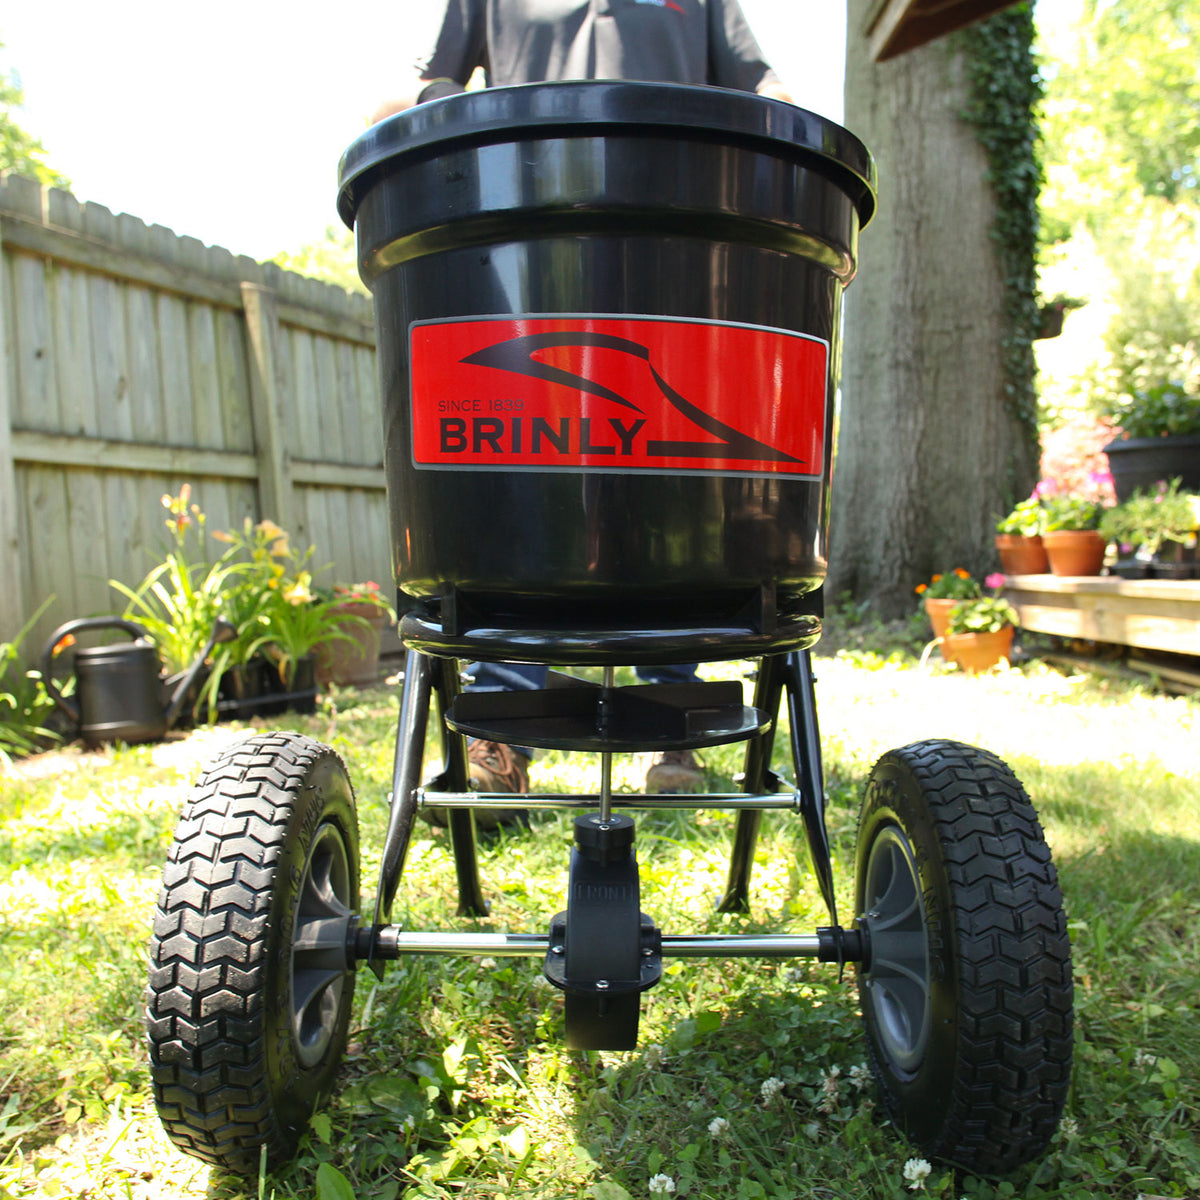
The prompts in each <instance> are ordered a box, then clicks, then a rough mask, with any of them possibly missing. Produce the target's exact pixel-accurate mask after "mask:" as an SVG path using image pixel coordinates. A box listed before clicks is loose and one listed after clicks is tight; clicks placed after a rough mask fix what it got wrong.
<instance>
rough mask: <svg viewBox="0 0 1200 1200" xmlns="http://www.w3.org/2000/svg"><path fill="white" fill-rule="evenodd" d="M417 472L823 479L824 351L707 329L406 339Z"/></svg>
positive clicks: (544, 328) (437, 329)
mask: <svg viewBox="0 0 1200 1200" xmlns="http://www.w3.org/2000/svg"><path fill="white" fill-rule="evenodd" d="M410 349H411V360H410V361H411V364H412V366H411V370H412V379H411V382H412V389H411V404H412V435H413V459H414V462H415V463H416V465H417V466H418V467H436V468H439V469H443V470H444V469H446V468H451V469H452V468H455V467H470V468H474V469H479V468H481V467H483V468H488V467H491V468H494V469H496V470H513V469H522V468H524V469H530V470H554V469H568V470H580V469H592V470H596V469H598V470H610V471H672V472H674V471H705V472H710V473H711V472H718V473H721V474H738V475H744V474H752V475H790V476H807V477H817V476H819V475H820V474H821V470H822V466H823V456H824V444H825V399H826V380H827V377H828V356H829V347H828V344H827V343H826V342H824V341H822V340H820V339H819V338H813V337H808V336H807V335H804V334H798V333H791V332H789V331H787V330H782V329H766V328H762V327H759V326H755V325H731V324H722V323H718V322H715V321H686V320H669V319H664V318H657V317H590V316H582V317H497V318H483V319H472V320H463V321H430V322H423V323H418V324H415V325H413V327H412V331H411V346H410Z"/></svg>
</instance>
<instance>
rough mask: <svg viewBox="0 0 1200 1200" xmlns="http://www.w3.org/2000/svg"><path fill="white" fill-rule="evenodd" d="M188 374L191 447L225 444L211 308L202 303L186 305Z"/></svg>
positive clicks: (216, 446) (218, 368)
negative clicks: (193, 423)
mask: <svg viewBox="0 0 1200 1200" xmlns="http://www.w3.org/2000/svg"><path fill="white" fill-rule="evenodd" d="M187 348H188V376H189V378H190V379H191V383H192V418H193V420H194V422H195V426H194V432H193V441H192V445H194V446H203V447H205V449H213V450H220V449H224V447H225V430H224V428H223V426H222V421H221V391H220V380H219V378H218V373H219V370H220V367H219V364H218V361H217V340H216V329H215V327H214V323H213V310H212V309H211V308H209V307H208V306H206V305H203V304H189V305H188V306H187Z"/></svg>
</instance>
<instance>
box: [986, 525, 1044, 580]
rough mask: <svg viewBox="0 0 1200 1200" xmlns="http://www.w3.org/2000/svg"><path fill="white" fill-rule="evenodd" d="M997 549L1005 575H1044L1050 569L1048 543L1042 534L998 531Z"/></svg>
mask: <svg viewBox="0 0 1200 1200" xmlns="http://www.w3.org/2000/svg"><path fill="white" fill-rule="evenodd" d="M996 549H997V550H998V551H999V552H1000V567H1001V569H1002V570H1003V571H1004V573H1005V575H1044V574H1045V573H1046V572H1047V571H1049V570H1050V559H1049V558H1047V556H1046V545H1045V543H1044V542H1043V541H1042V539H1041V537H1040V536H1038V537H1022V536H1021V535H1020V534H1018V533H998V534H996Z"/></svg>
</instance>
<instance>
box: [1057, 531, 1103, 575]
mask: <svg viewBox="0 0 1200 1200" xmlns="http://www.w3.org/2000/svg"><path fill="white" fill-rule="evenodd" d="M1042 541H1043V542H1044V543H1045V546H1046V553H1047V554H1048V555H1049V557H1050V570H1051V571H1053V572H1054V574H1055V575H1099V574H1100V568H1101V567H1102V566H1104V551H1105V549H1106V548H1107V544H1106V542H1105V541H1104V539H1103V538H1102V537H1101V536H1100V535H1099V534H1098V533H1097V532H1096V531H1095V530H1094V529H1056V530H1055V531H1054V532H1053V533H1044V534H1042Z"/></svg>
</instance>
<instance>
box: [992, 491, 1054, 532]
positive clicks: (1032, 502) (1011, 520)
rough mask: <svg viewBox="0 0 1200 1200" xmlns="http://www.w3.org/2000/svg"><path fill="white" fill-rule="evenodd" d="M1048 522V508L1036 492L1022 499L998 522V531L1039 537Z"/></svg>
mask: <svg viewBox="0 0 1200 1200" xmlns="http://www.w3.org/2000/svg"><path fill="white" fill-rule="evenodd" d="M1045 523H1046V510H1045V508H1043V506H1042V501H1041V498H1040V497H1039V496H1037V495H1036V494H1035V495H1033V496H1030V497H1029V499H1028V500H1022V501H1021V503H1020V504H1018V505H1017V506H1016V507H1015V508H1014V509H1013V510H1012V512H1010V513H1009V514H1008V515H1007V516H1005V517H1001V518H1000V520H999V521H997V522H996V532H997V533H1008V534H1013V535H1015V536H1017V537H1038V536H1039V535H1040V534H1041V533H1042V530H1043V528H1044V527H1045Z"/></svg>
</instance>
